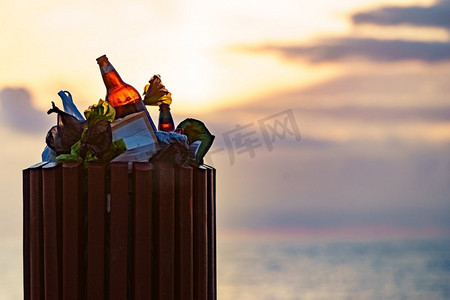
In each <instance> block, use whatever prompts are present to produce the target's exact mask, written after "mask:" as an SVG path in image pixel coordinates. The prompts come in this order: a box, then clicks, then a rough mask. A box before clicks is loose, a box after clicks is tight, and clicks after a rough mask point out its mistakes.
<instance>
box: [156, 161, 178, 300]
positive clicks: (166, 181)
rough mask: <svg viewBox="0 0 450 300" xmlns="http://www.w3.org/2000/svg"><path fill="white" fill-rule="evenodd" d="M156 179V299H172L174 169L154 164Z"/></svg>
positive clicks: (173, 279)
mask: <svg viewBox="0 0 450 300" xmlns="http://www.w3.org/2000/svg"><path fill="white" fill-rule="evenodd" d="M155 171H156V173H155V177H156V178H157V180H156V185H157V186H156V189H157V193H156V199H155V200H156V201H155V205H156V220H155V221H156V228H157V230H156V236H155V238H156V270H157V272H158V275H159V277H158V280H157V282H158V286H157V288H156V293H157V297H156V299H167V300H171V299H174V283H175V277H174V276H175V274H174V258H175V253H174V247H175V228H174V218H175V207H174V202H175V201H174V200H175V194H174V169H173V167H172V166H170V165H169V164H166V163H159V164H156V165H155Z"/></svg>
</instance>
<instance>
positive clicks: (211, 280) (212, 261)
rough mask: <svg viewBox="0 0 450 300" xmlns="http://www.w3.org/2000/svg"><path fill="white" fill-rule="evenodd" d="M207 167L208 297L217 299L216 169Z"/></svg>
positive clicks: (212, 299) (211, 299)
mask: <svg viewBox="0 0 450 300" xmlns="http://www.w3.org/2000/svg"><path fill="white" fill-rule="evenodd" d="M205 167H206V168H207V216H208V299H209V300H215V299H217V294H216V293H217V274H216V191H215V183H216V180H215V169H214V168H212V167H210V166H205Z"/></svg>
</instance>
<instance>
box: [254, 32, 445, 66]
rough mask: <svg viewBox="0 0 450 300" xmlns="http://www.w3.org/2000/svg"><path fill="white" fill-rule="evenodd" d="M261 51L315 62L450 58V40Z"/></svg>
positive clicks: (345, 42)
mask: <svg viewBox="0 0 450 300" xmlns="http://www.w3.org/2000/svg"><path fill="white" fill-rule="evenodd" d="M257 50H259V51H275V52H279V53H281V54H283V55H285V56H286V57H288V58H303V59H305V60H307V61H309V62H311V63H323V62H334V61H345V60H348V59H355V58H356V59H361V58H362V59H367V60H371V61H378V62H395V61H405V60H416V61H424V62H441V61H449V60H450V43H442V42H419V41H406V40H381V39H371V38H365V39H362V38H335V39H325V40H321V41H319V43H317V44H315V45H311V46H303V45H299V46H274V45H269V46H265V47H261V48H258V49H257Z"/></svg>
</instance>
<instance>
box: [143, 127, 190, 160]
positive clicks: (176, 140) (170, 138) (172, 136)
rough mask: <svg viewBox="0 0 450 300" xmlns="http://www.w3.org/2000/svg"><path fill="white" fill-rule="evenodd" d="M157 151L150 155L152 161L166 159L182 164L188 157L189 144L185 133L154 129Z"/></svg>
mask: <svg viewBox="0 0 450 300" xmlns="http://www.w3.org/2000/svg"><path fill="white" fill-rule="evenodd" d="M155 135H156V139H157V140H158V152H157V153H156V154H155V155H154V156H153V157H152V159H151V161H152V162H160V161H168V162H174V163H175V164H177V165H182V164H184V163H185V162H186V161H187V160H188V158H189V144H188V139H187V137H186V136H185V135H182V134H178V133H174V132H164V131H156V132H155Z"/></svg>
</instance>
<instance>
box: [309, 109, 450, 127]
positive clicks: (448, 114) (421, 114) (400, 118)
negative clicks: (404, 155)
mask: <svg viewBox="0 0 450 300" xmlns="http://www.w3.org/2000/svg"><path fill="white" fill-rule="evenodd" d="M302 111H303V112H305V113H311V114H314V115H321V116H327V117H332V118H337V119H346V120H359V121H364V122H396V123H398V122H405V121H411V122H416V121H422V122H450V106H436V107H429V106H428V107H383V106H357V105H345V106H339V107H333V108H312V109H309V108H304V109H302Z"/></svg>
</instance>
